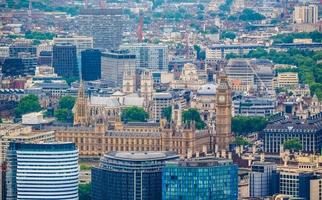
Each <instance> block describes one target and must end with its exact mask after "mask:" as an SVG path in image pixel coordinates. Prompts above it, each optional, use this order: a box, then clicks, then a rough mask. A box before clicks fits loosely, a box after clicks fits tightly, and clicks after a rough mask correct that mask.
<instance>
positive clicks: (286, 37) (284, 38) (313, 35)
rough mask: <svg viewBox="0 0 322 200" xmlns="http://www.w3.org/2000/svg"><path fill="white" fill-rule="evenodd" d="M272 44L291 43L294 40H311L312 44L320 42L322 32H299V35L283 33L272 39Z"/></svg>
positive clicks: (321, 40)
mask: <svg viewBox="0 0 322 200" xmlns="http://www.w3.org/2000/svg"><path fill="white" fill-rule="evenodd" d="M272 39H273V44H281V43H292V42H293V40H294V39H312V41H313V42H319V43H321V42H322V32H318V31H313V32H308V33H306V32H301V33H285V34H278V35H276V36H273V37H272Z"/></svg>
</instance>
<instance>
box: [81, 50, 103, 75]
mask: <svg viewBox="0 0 322 200" xmlns="http://www.w3.org/2000/svg"><path fill="white" fill-rule="evenodd" d="M81 55H82V56H81V57H82V65H81V66H82V68H81V72H82V79H83V80H84V81H94V80H98V79H100V78H101V51H100V50H98V49H86V50H84V51H82V52H81Z"/></svg>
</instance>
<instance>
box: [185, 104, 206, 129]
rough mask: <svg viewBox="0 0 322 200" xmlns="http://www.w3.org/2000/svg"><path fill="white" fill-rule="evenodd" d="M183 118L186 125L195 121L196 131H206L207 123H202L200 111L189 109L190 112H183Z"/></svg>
mask: <svg viewBox="0 0 322 200" xmlns="http://www.w3.org/2000/svg"><path fill="white" fill-rule="evenodd" d="M182 118H183V122H184V123H185V124H189V123H190V122H192V121H194V122H195V124H196V129H204V128H205V127H206V124H205V122H204V121H202V119H201V117H200V113H199V111H198V110H197V109H195V108H189V109H188V110H185V111H183V112H182Z"/></svg>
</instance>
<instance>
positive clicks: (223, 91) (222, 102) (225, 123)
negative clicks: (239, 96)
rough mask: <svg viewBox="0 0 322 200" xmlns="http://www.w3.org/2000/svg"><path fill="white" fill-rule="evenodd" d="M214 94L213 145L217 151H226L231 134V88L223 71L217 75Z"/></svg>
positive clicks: (230, 140)
mask: <svg viewBox="0 0 322 200" xmlns="http://www.w3.org/2000/svg"><path fill="white" fill-rule="evenodd" d="M217 80H218V82H217V89H216V90H217V92H216V135H215V144H216V145H217V146H218V150H223V149H225V150H228V148H229V144H230V143H231V142H232V134H231V117H232V116H231V108H232V100H231V88H230V86H229V83H228V78H227V75H226V74H225V72H224V71H221V72H219V73H218V74H217Z"/></svg>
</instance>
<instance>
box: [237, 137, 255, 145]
mask: <svg viewBox="0 0 322 200" xmlns="http://www.w3.org/2000/svg"><path fill="white" fill-rule="evenodd" d="M234 144H236V145H238V146H247V145H251V142H249V141H248V140H247V139H246V138H245V137H243V136H236V137H235V141H234Z"/></svg>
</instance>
